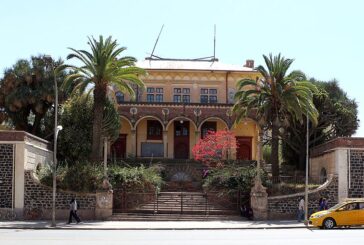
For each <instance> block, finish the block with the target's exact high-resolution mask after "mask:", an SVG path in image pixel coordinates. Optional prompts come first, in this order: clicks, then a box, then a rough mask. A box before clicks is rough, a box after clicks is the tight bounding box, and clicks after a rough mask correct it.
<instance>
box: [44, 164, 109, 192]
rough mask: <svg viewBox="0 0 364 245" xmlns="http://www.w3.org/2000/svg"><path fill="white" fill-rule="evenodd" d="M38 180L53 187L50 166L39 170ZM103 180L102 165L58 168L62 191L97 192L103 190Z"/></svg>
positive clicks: (59, 183)
mask: <svg viewBox="0 0 364 245" xmlns="http://www.w3.org/2000/svg"><path fill="white" fill-rule="evenodd" d="M38 178H39V180H40V181H41V183H43V184H45V185H47V186H52V170H51V169H50V167H49V166H48V165H44V166H42V167H41V168H40V169H39V170H38ZM102 180H103V168H102V167H101V165H100V164H92V163H89V162H77V163H75V164H73V165H71V166H69V165H59V166H58V168H57V187H58V188H60V189H62V190H69V191H78V192H95V191H96V190H98V189H100V188H101V186H102Z"/></svg>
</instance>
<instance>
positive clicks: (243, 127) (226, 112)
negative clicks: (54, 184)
mask: <svg viewBox="0 0 364 245" xmlns="http://www.w3.org/2000/svg"><path fill="white" fill-rule="evenodd" d="M137 66H138V67H141V68H144V69H145V70H146V71H147V72H148V75H147V76H146V77H142V80H143V81H144V83H145V85H146V88H145V90H144V91H140V89H137V88H136V90H137V98H136V99H135V100H134V101H132V100H131V98H130V97H129V96H128V95H124V94H122V93H121V92H116V93H115V96H116V100H117V102H118V110H119V113H120V117H121V125H122V127H121V130H120V137H119V139H118V140H117V141H116V142H115V143H114V144H113V145H112V146H111V152H110V154H111V157H112V158H113V159H115V158H126V157H137V158H144V157H147V158H149V157H153V158H168V159H192V158H193V155H192V147H193V146H194V145H195V144H196V142H197V141H198V139H200V138H202V137H203V136H204V135H205V134H206V133H207V131H208V130H222V129H230V130H232V131H233V132H234V133H235V135H236V138H237V142H238V148H237V150H236V152H234V154H233V158H236V159H243V160H254V159H255V158H256V156H255V155H256V145H257V144H256V142H257V135H258V127H257V126H256V124H255V122H254V121H252V120H249V119H247V120H245V121H243V122H242V123H239V124H238V125H234V120H235V117H234V115H233V114H232V112H231V108H232V105H233V103H234V94H235V92H236V83H237V81H239V80H240V79H243V78H250V79H256V77H257V76H258V73H257V72H256V71H254V70H253V66H254V61H252V60H247V62H246V64H245V65H244V66H243V65H241V66H238V65H227V64H222V63H220V62H218V61H217V60H214V59H212V60H201V59H197V60H175V59H148V58H147V59H145V60H144V61H142V62H139V63H137Z"/></svg>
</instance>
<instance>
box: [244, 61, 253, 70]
mask: <svg viewBox="0 0 364 245" xmlns="http://www.w3.org/2000/svg"><path fill="white" fill-rule="evenodd" d="M244 67H248V68H254V60H246V61H245V65H244Z"/></svg>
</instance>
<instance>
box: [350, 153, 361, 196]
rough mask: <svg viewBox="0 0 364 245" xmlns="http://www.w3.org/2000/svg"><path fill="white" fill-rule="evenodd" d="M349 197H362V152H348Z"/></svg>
mask: <svg viewBox="0 0 364 245" xmlns="http://www.w3.org/2000/svg"><path fill="white" fill-rule="evenodd" d="M349 171H350V177H349V181H350V185H349V191H348V196H349V197H353V198H354V197H364V150H351V151H350V166H349Z"/></svg>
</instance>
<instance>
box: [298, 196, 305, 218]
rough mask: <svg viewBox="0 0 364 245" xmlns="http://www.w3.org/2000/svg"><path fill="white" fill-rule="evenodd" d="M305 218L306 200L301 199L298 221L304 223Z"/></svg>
mask: <svg viewBox="0 0 364 245" xmlns="http://www.w3.org/2000/svg"><path fill="white" fill-rule="evenodd" d="M304 217H305V200H304V199H303V198H301V200H300V202H299V203H298V217H297V221H298V222H301V221H303V219H304Z"/></svg>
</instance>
